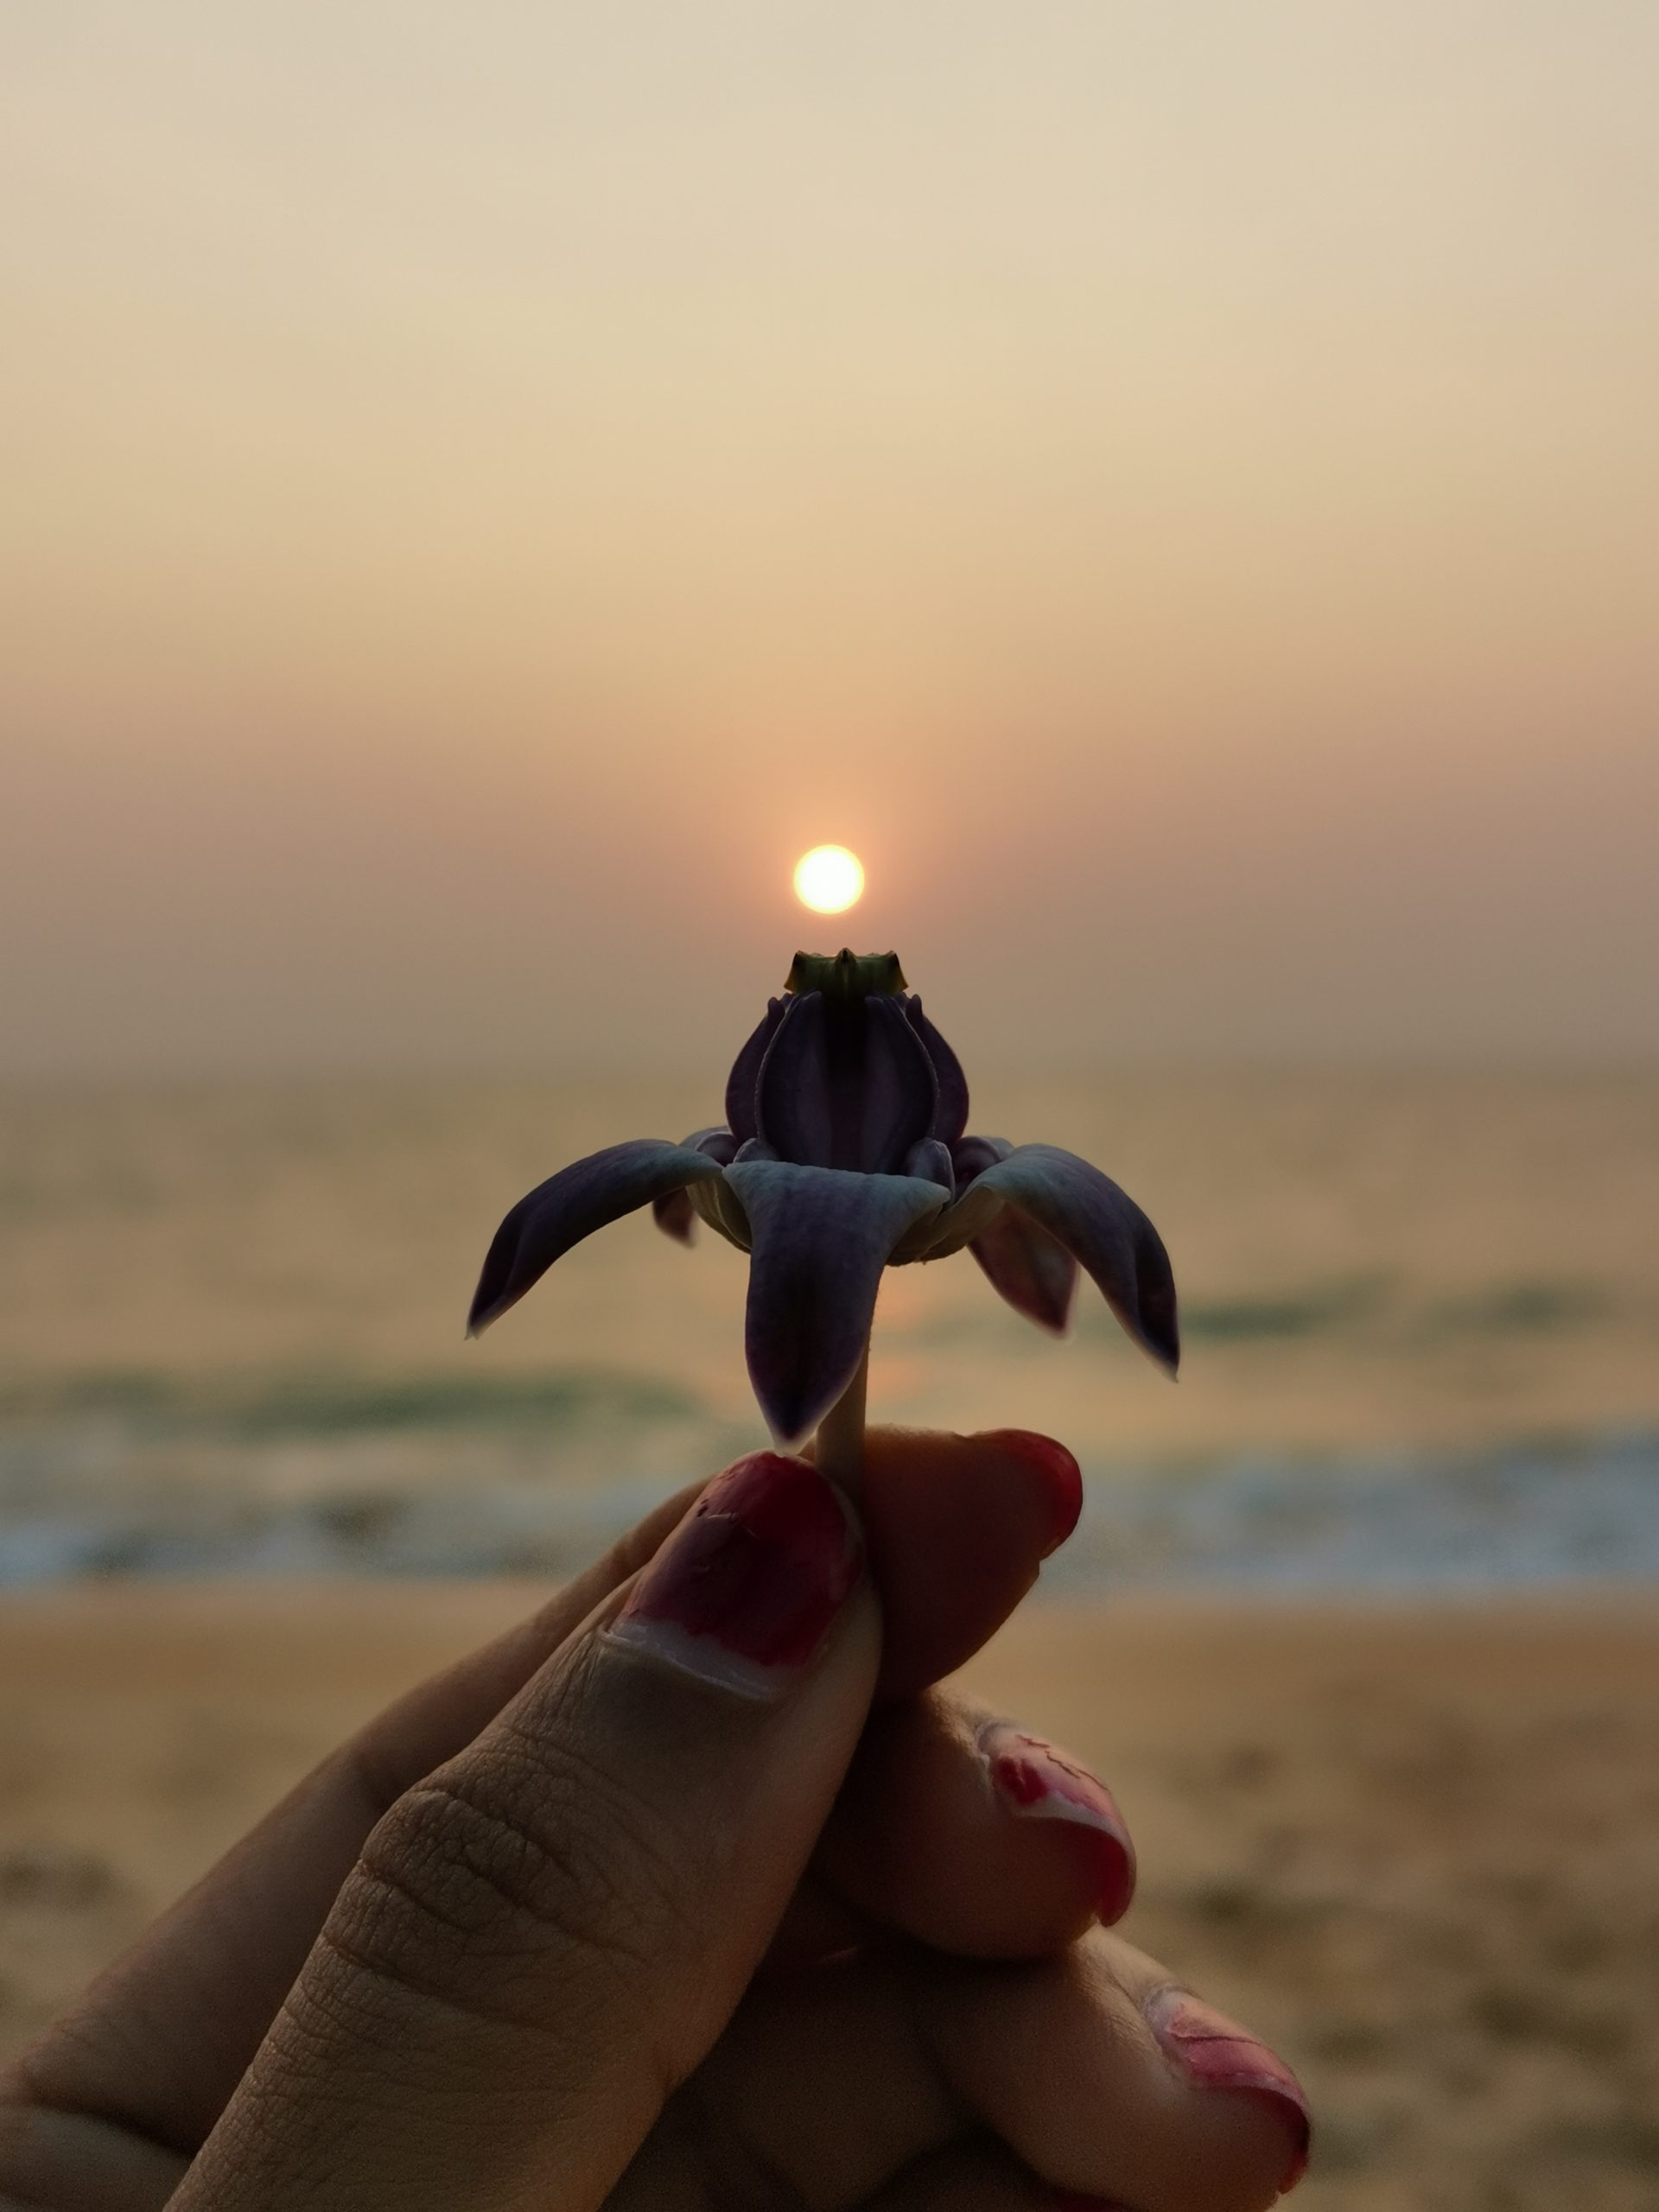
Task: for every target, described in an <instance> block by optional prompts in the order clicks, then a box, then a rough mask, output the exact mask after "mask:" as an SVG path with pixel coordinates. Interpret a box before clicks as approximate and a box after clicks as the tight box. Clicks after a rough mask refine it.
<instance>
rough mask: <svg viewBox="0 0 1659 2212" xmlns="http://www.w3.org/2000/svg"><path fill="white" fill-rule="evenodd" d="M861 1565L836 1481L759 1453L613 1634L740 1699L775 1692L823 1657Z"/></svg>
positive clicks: (644, 1584) (802, 1463) (709, 1505)
mask: <svg viewBox="0 0 1659 2212" xmlns="http://www.w3.org/2000/svg"><path fill="white" fill-rule="evenodd" d="M862 1560H863V1545H862V1541H861V1537H860V1535H859V1532H858V1530H857V1528H856V1527H855V1523H854V1522H853V1519H852V1516H851V1513H850V1511H849V1508H848V1506H847V1504H846V1502H845V1500H844V1499H843V1498H842V1494H841V1492H840V1491H838V1490H837V1489H836V1486H835V1485H834V1484H832V1483H831V1482H829V1480H828V1478H826V1477H824V1476H823V1475H821V1474H820V1473H819V1472H818V1471H817V1468H816V1467H813V1466H811V1465H809V1464H808V1463H807V1461H806V1460H804V1459H794V1458H791V1457H789V1456H788V1455H786V1454H785V1453H784V1452H750V1453H749V1455H748V1457H747V1459H739V1460H736V1461H735V1462H734V1464H733V1465H731V1466H729V1467H728V1468H727V1470H726V1471H725V1472H724V1474H721V1475H716V1476H715V1479H714V1481H713V1482H711V1483H710V1484H709V1487H708V1489H707V1490H705V1491H703V1493H702V1497H700V1498H699V1499H698V1500H697V1502H696V1505H694V1506H693V1507H692V1509H691V1510H690V1513H689V1514H688V1515H687V1516H686V1517H685V1519H684V1520H683V1522H681V1523H680V1525H679V1527H678V1528H677V1529H676V1530H675V1531H674V1534H673V1535H671V1537H670V1538H669V1539H668V1541H667V1542H666V1543H665V1544H664V1546H663V1548H662V1549H661V1551H659V1552H658V1554H657V1556H656V1558H655V1559H654V1560H652V1562H651V1564H650V1566H649V1567H646V1568H645V1572H644V1573H642V1574H641V1576H640V1577H639V1580H638V1581H637V1582H636V1583H635V1585H634V1586H633V1590H632V1594H631V1595H630V1597H629V1599H628V1601H627V1603H626V1605H624V1606H623V1608H622V1610H621V1611H620V1613H619V1614H618V1615H617V1617H616V1618H615V1620H614V1621H613V1623H612V1624H611V1630H610V1633H611V1634H612V1636H613V1637H616V1638H617V1639H618V1640H619V1641H620V1642H622V1643H629V1644H632V1645H634V1646H636V1647H637V1648H638V1649H641V1650H644V1651H647V1652H649V1653H650V1654H651V1655H652V1656H654V1657H656V1658H658V1659H664V1660H666V1661H668V1662H669V1663H670V1664H671V1665H673V1666H676V1667H678V1668H680V1669H683V1671H684V1672H686V1673H688V1674H692V1675H700V1676H702V1679H703V1680H704V1681H711V1682H716V1683H718V1684H720V1685H721V1688H726V1689H731V1690H735V1691H737V1692H738V1693H739V1694H740V1695H741V1696H745V1697H771V1696H775V1695H776V1694H778V1693H779V1691H780V1690H781V1689H783V1688H786V1687H787V1685H788V1684H789V1682H790V1681H791V1680H792V1679H793V1678H794V1677H795V1676H796V1675H798V1674H799V1673H800V1672H801V1670H802V1669H804V1668H805V1667H807V1666H808V1665H810V1662H811V1661H812V1660H813V1659H814V1658H816V1657H817V1653H818V1650H819V1649H820V1647H821V1646H822V1645H823V1641H824V1638H825V1637H826V1636H827V1635H828V1634H829V1629H830V1626H831V1624H832V1623H833V1622H834V1620H835V1618H836V1615H837V1613H839V1612H840V1611H841V1609H842V1605H844V1604H845V1603H846V1601H847V1599H848V1598H849V1596H850V1595H851V1593H852V1591H853V1588H854V1586H855V1584H856V1583H857V1580H858V1578H859V1573H860V1570H861V1565H862Z"/></svg>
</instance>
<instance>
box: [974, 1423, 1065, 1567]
mask: <svg viewBox="0 0 1659 2212" xmlns="http://www.w3.org/2000/svg"><path fill="white" fill-rule="evenodd" d="M986 1440H987V1442H988V1443H991V1444H995V1446H997V1447H998V1448H999V1449H1000V1450H1001V1451H1003V1452H1010V1453H1012V1454H1013V1456H1014V1458H1015V1459H1023V1460H1024V1461H1025V1463H1026V1465H1027V1466H1028V1467H1033V1468H1034V1469H1035V1470H1036V1471H1037V1472H1038V1473H1039V1475H1040V1476H1041V1477H1042V1478H1043V1487H1044V1492H1045V1495H1046V1499H1047V1502H1048V1506H1049V1512H1050V1516H1051V1521H1052V1535H1050V1537H1049V1541H1048V1547H1047V1549H1046V1551H1045V1552H1044V1554H1043V1557H1044V1558H1045V1559H1046V1558H1047V1557H1048V1556H1049V1554H1050V1553H1051V1552H1057V1551H1058V1549H1059V1548H1060V1546H1061V1545H1062V1544H1063V1543H1064V1542H1065V1540H1066V1538H1067V1537H1068V1536H1069V1535H1071V1531H1072V1530H1073V1529H1075V1528H1076V1527H1077V1519H1078V1516H1079V1515H1080V1514H1081V1513H1082V1511H1083V1471H1082V1469H1081V1468H1080V1467H1079V1466H1078V1465H1077V1461H1076V1460H1075V1459H1073V1458H1072V1456H1071V1453H1070V1452H1068V1451H1067V1450H1066V1448H1065V1445H1064V1444H1057V1443H1056V1442H1055V1441H1054V1439H1053V1438H1052V1436H1039V1434H1038V1433H1037V1432H1036V1430H1035V1429H1034V1428H994V1429H990V1430H988V1432H987V1436H986Z"/></svg>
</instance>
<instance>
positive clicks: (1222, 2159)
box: [918, 1932, 1312, 2212]
mask: <svg viewBox="0 0 1659 2212" xmlns="http://www.w3.org/2000/svg"><path fill="white" fill-rule="evenodd" d="M918 2006H919V2009H920V2012H921V2014H922V2016H923V2018H924V2019H925V2023H926V2026H927V2030H928V2033H929V2037H930V2040H931V2044H932V2048H933V2050H934V2051H935V2053H936V2054H937V2057H938V2063H940V2064H942V2065H943V2067H944V2070H945V2072H946V2075H947V2076H948V2077H949V2079H950V2082H951V2083H952V2085H953V2086H954V2087H955V2088H956V2089H957V2093H958V2094H960V2095H962V2096H963V2098H964V2099H965V2100H966V2101H967V2102H968V2103H969V2105H970V2106H971V2107H972V2108H973V2110H974V2111H975V2112H976V2113H979V2114H980V2115H981V2116H982V2118H983V2120H985V2121H986V2123H987V2124H988V2125H989V2126H992V2127H993V2128H995V2130H996V2132H997V2133H998V2134H999V2135H1000V2136H1001V2138H1002V2139H1003V2140H1004V2141H1005V2142H1006V2143H1007V2145H1009V2146H1010V2148H1011V2149H1012V2150H1013V2151H1014V2152H1015V2154H1016V2155H1017V2156H1018V2157H1020V2158H1023V2159H1024V2160H1025V2161H1026V2163H1027V2164H1029V2165H1031V2166H1032V2167H1033V2168H1034V2169H1035V2170H1036V2171H1039V2172H1040V2173H1042V2174H1043V2175H1044V2176H1045V2177H1046V2178H1048V2179H1050V2180H1052V2181H1053V2182H1055V2183H1060V2184H1064V2185H1065V2186H1066V2187H1069V2188H1072V2189H1078V2190H1092V2191H1094V2192H1095V2193H1096V2194H1098V2195H1103V2196H1117V2197H1122V2199H1124V2200H1125V2201H1126V2202H1128V2203H1130V2204H1133V2205H1135V2207H1136V2208H1137V2212H1262V2209H1263V2208H1265V2207H1266V2206H1268V2205H1270V2204H1272V2203H1273V2202H1274V2200H1275V2199H1276V2198H1277V2197H1278V2196H1281V2195H1282V2194H1283V2193H1284V2192H1285V2191H1286V2190H1289V2189H1293V2188H1294V2186H1295V2184H1296V2183H1297V2182H1298V2181H1299V2180H1300V2178H1301V2176H1302V2173H1303V2171H1305V2169H1306V2164H1307V2151H1308V2142H1309V2139H1310V2136H1311V2133H1312V2122H1311V2120H1310V2117H1309V2113H1308V2108H1307V2101H1306V2098H1305V2097H1304V2095H1303V2094H1302V2091H1301V2088H1300V2085H1299V2084H1298V2082H1297V2081H1296V2077H1295V2075H1294V2074H1293V2073H1292V2072H1291V2070H1290V2069H1289V2068H1288V2067H1287V2065H1286V2064H1285V2063H1284V2061H1283V2060H1282V2059H1281V2058H1280V2057H1278V2056H1276V2055H1275V2054H1274V2052H1273V2051H1271V2050H1268V2047H1267V2045H1266V2044H1263V2043H1262V2042H1261V2041H1260V2039H1259V2038H1258V2037H1255V2036H1254V2035H1252V2034H1251V2033H1250V2031H1249V2030H1248V2029H1246V2028H1242V2027H1240V2026H1238V2025H1237V2024H1236V2023H1235V2022H1233V2021H1230V2020H1228V2019H1226V2018H1224V2016H1223V2015H1222V2014H1221V2013H1219V2012H1216V2011H1215V2010H1214V2009H1213V2008H1212V2007H1211V2006H1209V2005H1205V2003H1204V2002H1203V2001H1202V2000H1201V1999H1198V1998H1197V1997H1195V1996H1193V1995H1192V1993H1191V1992H1189V1991H1187V1990H1185V1989H1183V1988H1181V1987H1180V1986H1179V1985H1177V1984H1176V1983H1174V1982H1172V1981H1171V1980H1170V1978H1169V1976H1168V1974H1167V1973H1166V1971H1165V1969H1164V1968H1163V1967H1160V1966H1159V1965H1158V1964H1157V1963H1156V1961H1154V1960H1152V1959H1149V1958H1147V1957H1146V1956H1145V1955H1144V1954H1143V1953H1141V1952H1140V1951H1136V1950H1135V1949H1133V1948H1131V1947H1130V1946H1129V1945H1128V1944H1127V1943H1125V1942H1123V1941H1122V1938H1121V1937H1119V1936H1109V1935H1106V1934H1105V1933H1103V1932H1097V1933H1096V1934H1095V1935H1093V1936H1090V1937H1088V1938H1087V1939H1085V1940H1084V1942H1081V1943H1078V1944H1077V1945H1075V1946H1073V1948H1071V1950H1070V1951H1068V1952H1066V1953H1065V1955H1063V1956H1062V1957H1060V1958H1058V1959H1055V1960H1050V1961H1044V1962H1042V1963H1041V1964H1040V1965H1035V1966H1031V1967H1026V1968H1024V1969H1023V1970H1021V1972H1020V1974H1017V1975H1013V1976H1010V1975H1008V1974H1001V1975H992V1974H987V1972H986V1971H985V1970H984V1969H982V1968H976V1967H963V1968H961V1969H957V1968H956V1967H954V1966H953V1964H952V1963H951V1962H950V1961H946V1960H935V1961H931V1964H930V1967H929V1968H928V1970H927V1972H926V1974H925V1982H924V1986H922V1988H921V1989H920V1990H919V1991H918Z"/></svg>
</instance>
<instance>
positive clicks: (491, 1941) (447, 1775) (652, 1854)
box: [325, 1731, 686, 2018]
mask: <svg viewBox="0 0 1659 2212" xmlns="http://www.w3.org/2000/svg"><path fill="white" fill-rule="evenodd" d="M684 1879H685V1878H684V1875H683V1872H679V1871H678V1854H677V1853H676V1852H674V1851H673V1850H672V1849H671V1848H669V1847H667V1846H666V1843H665V1840H664V1839H663V1838H662V1837H661V1836H660V1834H657V1833H656V1832H655V1829H654V1823H653V1821H652V1818H651V1817H650V1815H648V1814H647V1813H646V1812H645V1808H641V1807H639V1805H638V1804H637V1803H636V1802H633V1801H632V1800H631V1799H630V1797H629V1796H628V1795H627V1794H626V1792H624V1791H623V1790H621V1789H620V1788H619V1787H618V1785H617V1784H616V1783H614V1782H613V1781H612V1780H610V1779H608V1778H607V1777H601V1776H599V1775H597V1774H595V1773H594V1771H593V1770H591V1769H590V1768H588V1767H587V1766H586V1765H584V1764H582V1762H581V1761H580V1760H579V1759H577V1758H575V1756H574V1755H573V1754H572V1753H570V1752H569V1751H565V1750H560V1751H554V1750H551V1749H550V1748H549V1747H548V1746H547V1745H545V1744H540V1743H538V1744H537V1745H534V1746H533V1747H532V1746H531V1745H530V1744H528V1743H526V1742H525V1741H524V1740H523V1739H518V1738H514V1737H513V1736H512V1734H511V1732H506V1731H502V1732H499V1735H498V1737H497V1738H496V1739H495V1740H493V1741H492V1742H491V1743H490V1744H489V1745H488V1746H487V1747H485V1746H480V1747H477V1748H476V1749H475V1750H474V1752H472V1753H471V1754H469V1755H468V1756H467V1757H466V1758H463V1759H461V1760H459V1761H457V1762H455V1763H454V1764H452V1765H451V1766H450V1767H449V1768H448V1769H443V1770H440V1771H439V1772H438V1773H437V1774H435V1775H434V1776H432V1777H429V1779H428V1780H427V1781H425V1782H423V1783H421V1784H419V1785H418V1786H417V1787H416V1789H412V1790H410V1791H407V1792H406V1793H405V1794H404V1796H402V1797H400V1798H399V1799H398V1800H397V1802H396V1803H395V1804H394V1805H393V1806H392V1807H391V1810H390V1811H389V1812H388V1813H387V1814H386V1815H385V1816H384V1817H383V1818H382V1819H381V1821H379V1822H378V1825H377V1826H376V1827H375V1828H374V1830H373V1831H372V1834H370V1836H369V1839H368V1840H367V1842H366V1844H365V1847H364V1850H363V1853H362V1856H361V1858H360V1859H359V1862H358V1865H357V1866H356V1868H355V1869H354V1871H353V1874H352V1875H351V1877H350V1878H348V1880H347V1882H346V1885H345V1887H344V1889H343V1890H342V1891H341V1892H340V1897H339V1898H338V1900H337V1902H336V1904H335V1908H334V1913H333V1914H332V1915H331V1916H330V1920H329V1924H328V1927H327V1929H326V1931H325V1933H326V1935H327V1939H328V1942H329V1943H330V1945H331V1947H332V1948H334V1949H335V1950H336V1951H338V1952H340V1953H341V1954H342V1955H344V1956H345V1957H346V1959H347V1960H348V1961H350V1962H351V1963H353V1965H355V1966H356V1967H358V1968H359V1970H366V1971H369V1972H371V1973H372V1974H374V1975H375V1976H376V1977H377V1978H378V1979H379V1980H382V1981H389V1982H392V1983H399V1984H403V1985H404V1986H406V1987H409V1988H411V1989H413V1990H416V1991H417V1992H419V1993H423V1994H426V1995H428V1996H433V1995H437V1996H443V1997H446V1998H448V1999H450V2000H451V2001H455V2000H456V1999H457V1994H458V1993H467V2001H469V2002H472V2003H474V2005H478V2004H480V2003H481V2004H483V2005H487V2006H488V2008H489V2009H491V2010H493V2011H494V2012H498V2013H501V2014H504V2015H510V2016H512V2017H514V2018H524V2014H525V2008H526V2004H527V1999H526V1989H525V1985H526V1984H527V1983H531V1984H534V1985H537V1986H539V1988H540V1990H541V1991H543V1992H545V1991H546V1990H547V1989H548V1987H549V1986H550V1983H551V1980H552V1979H553V1978H555V1977H556V1981H557V1984H558V1986H559V1988H560V1991H561V1994H562V1996H563V1998H565V1999H568V1998H569V1993H570V1992H569V1984H570V1982H571V1980H572V1979H573V1978H575V1977H576V1976H578V1975H582V1974H586V1975H588V1976H590V1977H594V1976H596V1977H598V1978H600V1979H601V1980H603V1982H604V1983H605V1984H606V1985H607V1986H611V1987H613V1986H614V1985H615V1984H616V1983H618V1982H622V1983H625V1984H626V1983H632V1982H636V1981H638V1980H641V1979H643V1978H644V1977H645V1976H646V1975H647V1974H650V1973H652V1971H653V1970H654V1969H656V1968H658V1967H660V1964H661V1961H662V1959H663V1955H664V1950H665V1948H666V1949H669V1950H671V1948H672V1937H673V1932H674V1930H675V1929H676V1928H677V1926H679V1925H682V1924H683V1922H684V1919H685V1905H686V1899H685V1896H684ZM480 1992H481V1993H483V1994H482V1996H481V1997H480ZM531 2009H533V2006H532V2007H531Z"/></svg>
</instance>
